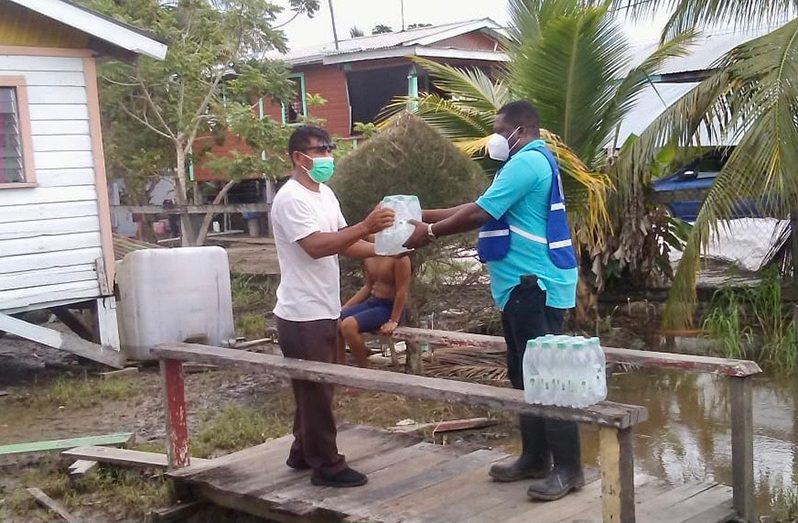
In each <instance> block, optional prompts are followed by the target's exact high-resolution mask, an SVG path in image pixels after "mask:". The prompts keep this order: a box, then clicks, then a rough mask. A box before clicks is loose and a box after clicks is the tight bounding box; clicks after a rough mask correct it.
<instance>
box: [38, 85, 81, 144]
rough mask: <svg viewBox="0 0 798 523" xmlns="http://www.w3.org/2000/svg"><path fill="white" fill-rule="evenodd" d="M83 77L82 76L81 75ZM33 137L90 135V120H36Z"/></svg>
mask: <svg viewBox="0 0 798 523" xmlns="http://www.w3.org/2000/svg"><path fill="white" fill-rule="evenodd" d="M81 76H82V75H81ZM31 134H32V135H33V136H70V135H74V134H86V135H88V134H89V121H88V120H36V121H35V122H31Z"/></svg>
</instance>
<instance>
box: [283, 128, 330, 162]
mask: <svg viewBox="0 0 798 523" xmlns="http://www.w3.org/2000/svg"><path fill="white" fill-rule="evenodd" d="M311 138H317V139H318V140H319V141H320V142H321V143H330V142H331V141H332V140H331V139H330V135H329V134H328V133H327V131H325V130H324V129H322V128H321V127H316V126H315V125H303V126H302V127H298V128H297V130H296V131H294V132H293V133H291V137H290V138H289V139H288V154H289V155H292V154H294V151H301V150H302V149H305V148H306V147H307V146H308V145H310V139H311Z"/></svg>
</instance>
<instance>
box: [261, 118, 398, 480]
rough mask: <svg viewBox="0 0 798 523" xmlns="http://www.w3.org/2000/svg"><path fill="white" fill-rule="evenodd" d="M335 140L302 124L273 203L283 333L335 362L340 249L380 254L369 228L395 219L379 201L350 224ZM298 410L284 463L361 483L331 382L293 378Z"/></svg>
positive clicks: (299, 347)
mask: <svg viewBox="0 0 798 523" xmlns="http://www.w3.org/2000/svg"><path fill="white" fill-rule="evenodd" d="M333 149H335V144H333V143H332V141H331V140H330V136H329V135H328V134H327V132H326V131H325V130H324V129H321V128H319V127H314V126H302V127H300V128H298V129H297V130H296V131H294V132H293V134H292V135H291V138H290V139H289V141H288V154H289V156H290V157H291V163H292V165H293V171H292V177H291V179H290V180H288V182H286V183H285V185H284V186H283V187H282V188H281V189H280V190H279V191H278V192H277V195H276V196H275V198H274V203H273V205H272V209H271V219H272V223H273V224H274V240H275V245H276V246H277V258H278V261H279V263H280V286H279V287H278V288H277V306H276V307H275V308H274V314H275V316H277V335H278V339H279V342H280V349H281V350H282V351H283V354H284V355H285V356H286V357H288V358H300V359H303V360H310V361H322V362H325V363H332V362H334V361H335V355H336V335H337V323H338V318H339V317H340V315H341V290H340V272H339V267H338V254H344V255H346V256H350V257H353V258H367V257H370V256H374V245H373V244H371V243H368V242H365V241H363V238H365V237H366V236H368V235H369V234H372V233H376V232H379V231H381V230H383V229H385V228H387V227H390V226H391V225H392V224H393V220H394V214H393V211H392V210H390V209H381V208H376V209H374V210H373V211H372V212H371V213H370V214H369V215H368V216H367V217H366V219H365V220H363V221H362V222H360V223H357V224H355V225H353V226H351V227H347V225H346V220H344V217H343V215H342V214H341V206H340V205H339V204H338V199H337V198H336V197H335V194H333V192H332V190H330V188H329V187H327V186H326V185H325V182H326V181H327V180H329V179H330V177H332V174H333V171H334V163H333V157H332V151H333ZM291 384H292V386H293V389H294V399H295V400H296V412H295V414H294V443H293V445H292V446H291V451H290V453H289V455H288V460H287V461H286V464H287V465H288V466H289V467H291V468H294V469H297V470H305V469H312V470H313V473H312V474H311V477H310V481H311V483H313V484H314V485H322V486H329V487H357V486H360V485H363V484H365V483H366V481H367V478H366V476H365V475H364V474H361V473H360V472H357V471H356V470H353V469H352V468H350V467H349V466H348V465H347V463H346V460H345V459H344V456H342V455H341V454H339V453H338V446H337V444H336V435H337V432H336V427H335V418H334V416H333V412H332V401H333V390H334V387H333V385H329V384H323V383H314V382H310V381H303V380H292V382H291Z"/></svg>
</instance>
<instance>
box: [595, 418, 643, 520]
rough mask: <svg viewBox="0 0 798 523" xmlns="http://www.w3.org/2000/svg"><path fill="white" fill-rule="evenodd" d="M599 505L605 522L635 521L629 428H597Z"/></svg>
mask: <svg viewBox="0 0 798 523" xmlns="http://www.w3.org/2000/svg"><path fill="white" fill-rule="evenodd" d="M599 465H600V467H601V508H602V521H603V522H604V523H635V471H634V449H633V448H632V429H615V428H612V427H601V428H600V429H599Z"/></svg>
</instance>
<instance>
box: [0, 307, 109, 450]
mask: <svg viewBox="0 0 798 523" xmlns="http://www.w3.org/2000/svg"><path fill="white" fill-rule="evenodd" d="M2 307H3V305H2V302H0V309H2ZM0 330H2V331H5V332H8V333H10V334H14V335H16V336H19V337H21V338H25V339H27V340H31V341H35V342H37V343H41V344H43V345H47V346H48V347H52V348H54V349H59V350H63V351H67V352H71V353H72V354H77V355H78V356H82V357H84V358H88V359H90V360H93V361H97V362H100V363H103V364H105V365H108V366H110V367H114V368H117V369H120V368H122V367H123V366H124V363H125V356H124V355H123V354H122V353H121V352H119V351H116V350H109V349H107V348H104V347H103V346H101V345H98V344H96V343H91V342H88V341H86V340H84V339H81V338H80V337H78V336H77V335H75V334H72V333H70V332H58V331H56V330H53V329H48V328H46V327H41V326H39V325H34V324H32V323H28V322H26V321H23V320H20V319H17V318H14V317H12V316H9V315H7V314H3V313H0ZM74 446H77V445H74Z"/></svg>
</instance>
